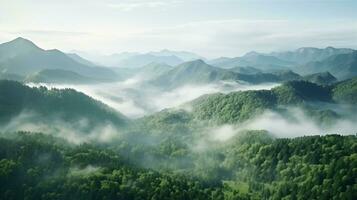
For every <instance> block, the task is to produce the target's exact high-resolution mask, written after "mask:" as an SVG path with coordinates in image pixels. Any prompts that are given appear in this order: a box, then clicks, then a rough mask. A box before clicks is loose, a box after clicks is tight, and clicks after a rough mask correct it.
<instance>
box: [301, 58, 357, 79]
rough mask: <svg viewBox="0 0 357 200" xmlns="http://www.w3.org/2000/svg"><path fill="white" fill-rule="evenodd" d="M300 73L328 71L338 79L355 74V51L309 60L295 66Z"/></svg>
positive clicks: (356, 64) (356, 61)
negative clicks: (318, 59)
mask: <svg viewBox="0 0 357 200" xmlns="http://www.w3.org/2000/svg"><path fill="white" fill-rule="evenodd" d="M295 70H296V72H298V73H301V74H312V73H319V72H325V71H328V72H330V73H331V74H332V75H333V76H335V77H336V78H337V79H339V80H345V79H349V78H353V77H355V76H357V51H353V52H351V53H347V54H338V55H333V56H330V57H328V58H326V59H324V60H321V61H316V62H309V63H307V64H305V65H301V66H298V67H296V68H295Z"/></svg>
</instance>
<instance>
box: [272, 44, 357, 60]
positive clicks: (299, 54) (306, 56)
mask: <svg viewBox="0 0 357 200" xmlns="http://www.w3.org/2000/svg"><path fill="white" fill-rule="evenodd" d="M351 52H353V49H347V48H334V47H326V48H324V49H319V48H314V47H302V48H299V49H297V50H295V51H282V52H272V53H270V54H269V55H271V56H275V57H277V58H279V59H281V60H286V61H290V62H294V63H297V64H305V63H308V62H315V61H322V60H325V59H327V58H328V57H331V56H335V55H339V54H348V53H351Z"/></svg>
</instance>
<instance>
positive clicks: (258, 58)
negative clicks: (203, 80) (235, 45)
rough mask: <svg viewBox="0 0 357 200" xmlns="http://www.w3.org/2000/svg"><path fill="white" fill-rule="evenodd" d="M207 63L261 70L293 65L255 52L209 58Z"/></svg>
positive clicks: (222, 66)
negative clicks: (231, 56) (229, 56)
mask: <svg viewBox="0 0 357 200" xmlns="http://www.w3.org/2000/svg"><path fill="white" fill-rule="evenodd" d="M208 63H209V64H211V65H213V66H216V67H221V68H225V69H228V68H234V67H253V68H257V69H259V70H263V71H269V70H281V69H286V68H287V67H289V66H291V65H293V63H291V62H289V61H284V60H281V59H278V58H276V57H274V56H270V55H264V54H260V53H257V52H249V53H247V54H245V55H244V56H242V57H235V58H219V59H215V60H211V61H210V62H208Z"/></svg>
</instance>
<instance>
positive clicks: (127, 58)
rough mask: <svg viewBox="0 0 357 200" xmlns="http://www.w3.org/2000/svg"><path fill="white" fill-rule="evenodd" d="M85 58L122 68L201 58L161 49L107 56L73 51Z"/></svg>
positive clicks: (182, 52)
mask: <svg viewBox="0 0 357 200" xmlns="http://www.w3.org/2000/svg"><path fill="white" fill-rule="evenodd" d="M73 52H74V53H77V54H79V55H81V56H83V57H85V58H86V59H89V60H91V61H92V62H94V63H99V64H101V65H105V66H110V67H122V68H140V67H143V66H145V65H148V64H150V63H153V62H155V63H164V64H167V65H178V64H181V63H183V62H187V61H192V60H197V59H203V60H205V58H204V57H202V56H199V55H197V54H195V53H192V52H188V51H172V50H168V49H163V50H161V51H151V52H148V53H138V52H123V53H115V54H112V55H108V56H103V55H91V54H87V53H84V52H80V51H73Z"/></svg>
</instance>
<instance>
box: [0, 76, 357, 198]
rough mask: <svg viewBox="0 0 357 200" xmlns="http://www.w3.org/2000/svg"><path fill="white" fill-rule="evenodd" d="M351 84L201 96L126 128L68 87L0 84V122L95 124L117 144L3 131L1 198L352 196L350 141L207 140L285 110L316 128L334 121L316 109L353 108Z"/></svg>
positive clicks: (354, 156) (259, 135) (354, 163)
mask: <svg viewBox="0 0 357 200" xmlns="http://www.w3.org/2000/svg"><path fill="white" fill-rule="evenodd" d="M355 83H356V79H352V80H349V81H345V82H341V83H336V84H333V85H329V86H321V85H317V84H314V83H310V82H306V81H292V82H287V83H284V84H283V85H281V86H279V87H276V88H274V89H272V90H258V91H245V92H233V93H229V94H214V95H207V96H203V97H201V98H199V99H196V100H195V101H193V102H190V103H188V104H187V105H183V108H186V107H187V108H191V109H189V110H190V111H187V110H183V109H182V110H180V109H169V110H164V111H161V112H159V113H156V114H154V115H150V116H147V117H144V118H141V119H137V120H132V121H129V120H128V119H126V118H125V117H123V116H122V115H121V114H118V113H116V112H114V111H113V110H111V109H110V108H109V107H107V106H105V105H104V104H102V103H100V102H98V101H95V100H94V99H92V98H90V97H88V96H86V95H84V94H82V93H79V92H76V91H74V90H71V89H64V90H58V89H46V88H44V87H40V88H30V87H27V86H24V85H22V84H20V83H18V82H14V81H0V94H2V95H1V96H0V111H1V112H0V114H1V115H0V116H1V120H2V123H5V122H7V121H10V120H11V119H14V117H16V116H18V115H19V114H21V113H23V112H25V111H26V112H29V111H32V112H36V113H37V117H36V118H34V119H32V120H33V122H37V121H41V120H42V121H44V122H48V123H54V122H56V121H55V120H58V119H60V120H63V121H64V122H66V123H64V125H68V124H70V123H72V122H73V121H80V120H81V119H83V118H86V119H87V120H89V124H90V126H89V127H87V130H91V131H93V130H95V131H98V132H99V133H100V134H102V132H101V131H103V134H104V132H105V131H104V130H102V129H95V127H96V126H100V125H101V124H103V123H104V124H105V123H106V122H110V123H112V124H114V125H116V126H118V127H121V129H118V130H119V131H117V130H116V129H115V130H111V131H114V134H115V136H116V137H111V136H110V135H109V136H108V137H109V138H110V139H109V140H106V141H104V142H103V141H100V140H98V141H91V142H88V143H83V144H81V145H74V144H73V143H70V142H68V140H70V138H66V135H56V136H58V137H59V138H57V137H54V136H49V135H44V134H34V133H27V132H20V133H13V132H4V131H3V132H4V133H2V134H1V137H0V195H1V196H0V199H354V197H355V196H357V173H356V172H357V138H356V137H357V136H356V135H351V136H339V135H327V136H310V137H299V138H293V139H284V138H281V139H278V138H274V137H273V136H272V135H271V134H270V133H267V132H266V131H241V132H237V133H235V134H234V136H232V137H231V138H229V140H217V139H214V138H213V137H212V134H213V133H214V129H215V128H217V127H216V125H220V124H226V123H229V124H235V125H237V124H238V125H239V124H240V123H243V122H245V121H247V120H249V119H252V118H253V117H255V116H258V115H259V114H261V113H263V112H264V111H265V110H267V109H270V110H274V111H277V112H281V113H284V109H285V107H286V106H298V107H300V108H302V109H303V110H304V111H306V112H308V113H309V116H316V118H318V119H319V120H321V121H326V120H327V121H329V120H331V119H336V118H339V117H341V116H340V113H338V112H337V111H332V110H330V109H329V107H326V106H325V105H324V104H321V103H326V104H328V105H332V106H337V105H339V103H348V104H350V105H355V103H356V102H355V98H354V94H355V92H354V88H355V87H354V86H355ZM329 122H331V121H329ZM332 122H334V121H332ZM123 125H125V126H123ZM64 128H65V127H64ZM65 130H66V129H65ZM70 131H79V130H70ZM115 131H117V132H115ZM82 132H85V130H82ZM45 133H46V134H49V133H47V132H45ZM351 134H353V133H351ZM79 137H80V136H79Z"/></svg>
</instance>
